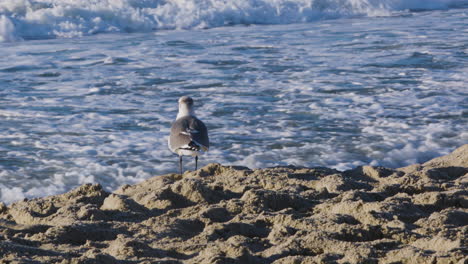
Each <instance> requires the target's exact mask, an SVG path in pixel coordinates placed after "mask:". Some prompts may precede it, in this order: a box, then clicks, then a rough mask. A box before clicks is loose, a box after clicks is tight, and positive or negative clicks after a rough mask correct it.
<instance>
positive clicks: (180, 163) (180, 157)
mask: <svg viewBox="0 0 468 264" xmlns="http://www.w3.org/2000/svg"><path fill="white" fill-rule="evenodd" d="M179 170H180V174H182V155H180V156H179Z"/></svg>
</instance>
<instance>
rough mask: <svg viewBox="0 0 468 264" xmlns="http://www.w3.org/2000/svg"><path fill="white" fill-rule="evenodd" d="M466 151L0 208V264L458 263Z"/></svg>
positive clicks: (252, 173) (159, 180)
mask: <svg viewBox="0 0 468 264" xmlns="http://www.w3.org/2000/svg"><path fill="white" fill-rule="evenodd" d="M467 187H468V145H464V146H462V147H460V148H458V149H457V150H455V151H454V152H453V153H451V154H449V155H447V156H443V157H440V158H436V159H433V160H431V161H428V162H426V163H424V164H416V165H412V166H408V167H405V168H399V169H388V168H382V167H371V166H364V167H359V168H356V169H353V170H350V171H344V172H340V171H337V170H333V169H329V168H297V167H276V168H267V169H256V170H251V169H249V168H245V167H232V166H222V165H220V164H209V165H207V166H205V167H203V168H201V169H200V170H198V171H194V172H186V173H185V174H183V175H177V174H169V175H162V176H156V177H153V178H151V179H148V180H146V181H144V182H141V183H139V184H136V185H132V186H130V185H125V186H122V187H121V188H119V189H118V190H116V191H115V192H114V193H108V192H106V191H104V190H103V188H102V186H100V185H98V184H86V185H83V186H80V187H79V188H77V189H74V190H72V191H70V192H68V193H65V194H62V195H56V196H50V197H45V198H37V199H31V200H24V201H19V202H16V203H13V204H11V205H9V206H6V205H4V204H0V259H1V260H0V263H63V264H67V263H99V264H106V263H467V262H468V261H467V254H468V248H467V237H468V236H467V230H468V226H467V224H468V209H467V206H468V201H467V198H468V188H467Z"/></svg>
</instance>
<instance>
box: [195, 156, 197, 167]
mask: <svg viewBox="0 0 468 264" xmlns="http://www.w3.org/2000/svg"><path fill="white" fill-rule="evenodd" d="M197 163H198V156H195V170H197Z"/></svg>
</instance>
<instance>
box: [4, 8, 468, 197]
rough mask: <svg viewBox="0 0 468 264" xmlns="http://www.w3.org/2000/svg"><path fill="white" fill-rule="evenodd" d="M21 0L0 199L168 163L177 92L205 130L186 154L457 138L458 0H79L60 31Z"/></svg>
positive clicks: (14, 26)
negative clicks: (126, 6) (134, 14)
mask: <svg viewBox="0 0 468 264" xmlns="http://www.w3.org/2000/svg"><path fill="white" fill-rule="evenodd" d="M26 2H27V3H29V4H30V5H33V4H35V6H34V7H35V8H36V9H34V8H32V9H24V10H23V9H21V8H20V7H21V6H20V7H17V6H14V7H12V5H13V4H12V3H13V2H11V3H10V2H8V1H5V2H2V3H0V41H3V42H1V43H0V201H4V202H8V203H9V202H12V201H16V200H19V199H22V198H24V197H36V196H43V195H50V194H56V193H60V192H65V191H67V190H70V189H71V188H74V187H76V186H77V185H80V184H83V183H87V182H99V183H101V184H102V185H104V186H105V188H106V189H108V190H113V189H115V188H117V187H118V186H120V185H121V184H124V183H135V182H139V181H142V180H144V179H146V178H149V177H152V176H155V175H160V174H164V173H170V172H177V165H178V164H177V161H178V160H177V157H176V156H175V155H174V154H172V153H171V152H170V151H169V150H168V148H167V136H168V132H169V128H170V124H171V122H172V121H173V120H174V118H175V116H176V114H177V99H178V97H180V96H182V95H190V96H192V97H193V98H194V100H195V106H196V113H197V116H198V117H199V118H200V119H202V120H204V122H205V123H206V125H207V127H208V129H209V132H210V140H211V149H210V151H209V153H208V154H207V155H205V156H202V157H201V158H200V163H201V165H205V164H207V163H210V162H219V163H222V164H226V165H227V164H236V165H243V166H248V167H251V168H258V167H267V166H276V165H288V164H293V165H297V166H328V167H334V168H337V169H341V170H344V169H349V168H353V167H356V166H359V165H362V164H371V165H382V166H387V167H393V168H396V167H402V166H406V165H409V164H413V163H416V162H425V161H427V160H429V159H431V158H433V157H436V156H439V155H443V154H446V153H448V152H450V151H452V150H453V149H454V148H456V147H458V146H460V145H462V144H465V143H468V123H467V117H468V108H467V106H468V99H467V98H468V97H467V94H468V89H467V86H468V82H467V81H468V67H467V66H468V60H467V59H468V8H467V5H466V3H467V2H466V1H425V2H424V1H407V2H406V5H411V6H408V7H405V6H399V7H398V8H396V7H394V8H393V9H392V8H389V7H382V8H380V9H379V8H376V9H373V10H370V11H369V10H367V11H366V12H367V13H365V12H364V11H363V10H366V9H365V8H364V7H365V6H364V7H362V6H361V7H360V9H359V8H357V7H356V8H355V7H349V6H345V7H346V9H343V10H344V11H341V13H340V12H338V11H337V10H341V9H339V8H335V9H336V10H332V11H333V12H332V11H330V10H331V7H328V9H326V10H325V11H324V10H321V12H318V11H316V12H315V13H314V12H313V11H314V10H313V8H312V9H310V10H308V11H307V10H306V11H307V12H306V11H303V12H302V13H300V12H299V11H298V10H299V9H297V8H296V7H297V6H294V5H293V4H290V5H289V9H288V8H287V7H288V5H284V8H285V9H284V10H281V11H282V12H280V13H281V14H278V15H277V16H276V17H275V16H274V15H273V16H272V14H269V16H268V14H264V17H258V16H257V17H256V19H252V20H248V19H247V18H248V17H249V15H252V14H257V15H258V14H259V13H258V12H260V11H261V8H260V9H259V8H258V7H256V9H252V10H250V9H247V11H248V12H246V14H244V15H243V16H242V15H241V14H239V13H235V12H231V13H229V12H227V11H224V12H221V13H220V12H218V13H216V12H214V11H213V12H212V13H210V14H208V15H207V14H205V16H206V17H208V18H209V19H207V18H206V17H205V18H204V19H203V18H198V20H197V19H195V18H193V17H190V16H188V15H186V16H187V19H188V18H190V19H192V20H190V21H187V20H183V21H181V20H182V18H183V15H184V14H186V13H187V12H186V11H187V10H185V11H184V12H186V13H184V12H182V11H180V10H182V9H177V8H176V7H173V8H174V10H176V11H177V10H179V11H180V12H181V13H180V14H179V20H176V19H175V18H173V20H174V21H172V24H170V23H169V22H168V20H167V19H169V17H170V16H169V15H167V16H166V17H164V16H162V15H161V17H162V18H165V19H166V20H164V19H162V20H164V21H163V22H165V23H163V22H161V21H159V22H158V23H159V24H158V23H156V22H157V21H156V20H151V19H149V17H150V16H149V15H148V14H153V13H157V12H156V11H158V10H159V9H156V11H154V10H153V9H151V8H150V9H148V8H149V7H151V4H152V3H153V4H154V3H155V1H133V2H131V3H133V4H134V8H135V9H138V8H140V9H141V10H143V9H144V8H147V9H148V10H149V11H148V10H146V9H144V10H146V11H144V10H143V11H141V12H140V13H141V14H142V16H143V18H144V19H145V18H146V19H147V20H144V19H143V20H144V21H146V22H145V23H146V24H145V23H143V22H142V23H143V24H141V25H140V24H138V23H136V22H134V21H133V22H132V21H130V20H128V19H129V18H128V17H126V16H125V14H126V13H125V14H123V15H122V16H121V17H119V18H120V19H121V20H122V21H127V22H128V21H130V22H131V23H130V22H128V23H129V25H132V28H128V30H125V26H124V24H125V23H123V22H122V21H120V20H118V19H117V20H116V19H114V20H112V19H109V21H111V22H112V23H114V24H112V23H111V22H109V21H105V19H104V20H103V19H101V22H100V24H99V23H98V22H99V21H98V22H96V21H97V20H96V18H95V17H91V15H89V12H91V11H87V12H88V13H85V11H86V10H85V11H83V10H82V9H79V12H78V11H76V10H75V13H77V14H81V15H82V17H84V18H83V19H81V20H80V19H77V16H74V17H73V19H74V20H69V24H68V29H69V31H60V29H64V28H65V29H66V28H67V27H66V26H65V25H66V23H65V24H64V21H67V18H68V17H67V14H65V15H64V14H62V16H59V15H56V17H55V18H56V19H55V20H54V19H52V18H50V17H51V16H50V15H49V16H46V17H47V18H48V19H50V21H49V20H46V21H45V22H43V24H37V25H36V24H34V23H35V22H34V21H33V22H31V21H32V20H31V17H34V16H32V14H35V13H30V16H26V15H27V14H28V13H27V12H33V11H34V12H39V11H41V10H42V12H43V13H44V12H45V11H44V10H48V12H53V11H54V8H55V9H56V8H59V7H60V5H55V7H54V6H47V5H46V6H41V5H39V4H38V3H41V2H47V1H36V2H32V1H22V3H23V4H24V3H26ZM52 2H53V1H52ZM56 2H57V1H56ZM77 2H78V3H79V2H80V1H77ZM83 2H86V1H83ZM104 2H105V1H104ZM124 2H126V3H130V2H128V1H124ZM175 2H177V1H175ZM253 2H254V1H250V2H248V3H250V4H252V3H253ZM283 2H285V3H295V4H296V5H299V4H298V3H302V4H303V3H304V2H306V1H298V0H297V1H289V2H287V1H283ZM323 2H326V1H323ZM328 2H330V3H331V2H333V3H334V4H336V5H339V4H343V3H348V4H349V3H357V2H360V3H369V2H366V1H331V0H330V1H328ZM370 2H371V3H372V2H379V1H370ZM6 3H10V6H7V4H6ZM136 3H138V4H140V6H138V5H137V4H136ZM158 3H160V2H158ZM242 3H243V4H245V3H247V2H242ZM261 3H268V1H261ZM313 3H316V2H313ZM390 3H393V4H394V5H397V4H398V3H399V4H400V5H402V4H401V3H402V2H399V1H390ZM205 4H206V3H205ZM16 5H20V3H18V2H16ZM38 5H39V6H38ZM145 5H146V6H148V7H145ZM6 6H7V7H8V8H9V9H7V8H6ZM332 7H333V6H332ZM335 7H336V6H335ZM251 8H253V7H251ZM295 8H296V9H295ZM406 8H411V9H406ZM49 9H51V10H49ZM200 9H203V6H201V7H200ZM25 10H26V11H25ZM27 10H29V11H27ZM31 10H33V11H31ZM151 10H153V11H151ZM171 10H172V9H171ZM174 10H172V11H171V12H175V11H174ZM249 10H250V11H249ZM259 10H260V11H259ZM327 10H328V11H327ZM150 11H151V12H150ZM166 11H167V10H166ZM218 11H219V10H218ZM231 11H232V10H231ZM345 11H348V12H345ZM55 12H56V13H59V12H58V11H57V10H55ZM70 12H71V11H70ZM80 12H82V13H80ZM93 12H98V11H96V10H94V11H93ZM102 12H104V11H102ZM122 12H123V11H122ZM145 12H146V13H145ZM158 12H160V13H161V12H162V11H160V10H159V11H158ZM167 12H169V11H167ZM171 12H169V13H168V14H172V13H171ZM255 12H257V13H255ZM265 12H269V9H267V11H265ZM288 12H290V13H289V15H288ZM43 13H41V14H43ZM71 13H73V12H71ZM84 14H86V15H87V16H85V15H84ZM96 14H98V15H97V17H99V14H100V13H96ZM105 14H107V13H105ZM115 14H119V13H115ZM158 14H159V13H158ZM161 14H162V13H161ZM36 15H37V14H36ZM210 15H211V16H210ZM300 15H302V17H301V16H300ZM70 16H71V15H70ZM101 16H102V17H103V18H106V16H104V15H103V14H101ZM129 16H130V15H129ZM153 18H154V16H153ZM86 19H88V20H86ZM125 19H127V20H125ZM262 19H263V20H262ZM38 21H39V20H38ZM41 21H44V20H41ZM80 21H81V22H80ZM102 21H104V22H106V23H104V22H102ZM119 21H120V22H119ZM138 21H139V20H138ZM138 21H137V22H138ZM155 21H156V22H155ZM36 22H37V21H36ZM48 23H49V24H48ZM93 23H97V24H99V25H101V27H98V28H96V25H95V24H93ZM152 23H153V24H152ZM73 25H74V26H73ZM80 25H81V26H80ZM225 25H228V26H225ZM119 26H120V27H119ZM93 28H96V31H92V30H91V29H93ZM35 29H37V30H35ZM72 29H74V30H72ZM66 33H67V34H66ZM185 165H186V168H187V169H193V166H194V163H193V161H192V160H191V158H188V157H187V158H185Z"/></svg>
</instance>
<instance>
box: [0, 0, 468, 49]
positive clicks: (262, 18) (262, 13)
mask: <svg viewBox="0 0 468 264" xmlns="http://www.w3.org/2000/svg"><path fill="white" fill-rule="evenodd" d="M460 2H463V3H466V1H465V0H458V1H457V0H390V1H389V0H324V1H318V0H316V1H310V0H239V1H224V0H173V1H162V0H159V1H148V0H118V1H116V0H101V1H95V0H3V1H0V42H7V41H16V40H18V39H20V38H25V39H31V38H32V39H38V38H39V39H43V38H53V37H57V38H72V37H79V36H83V35H92V34H97V33H102V32H149V31H152V30H161V29H192V28H212V27H220V26H226V25H238V24H289V23H303V22H310V21H314V20H317V19H323V18H339V17H349V16H362V15H365V16H387V15H390V14H391V13H392V12H394V11H401V10H405V9H444V8H448V7H450V6H451V5H453V4H457V3H460Z"/></svg>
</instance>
